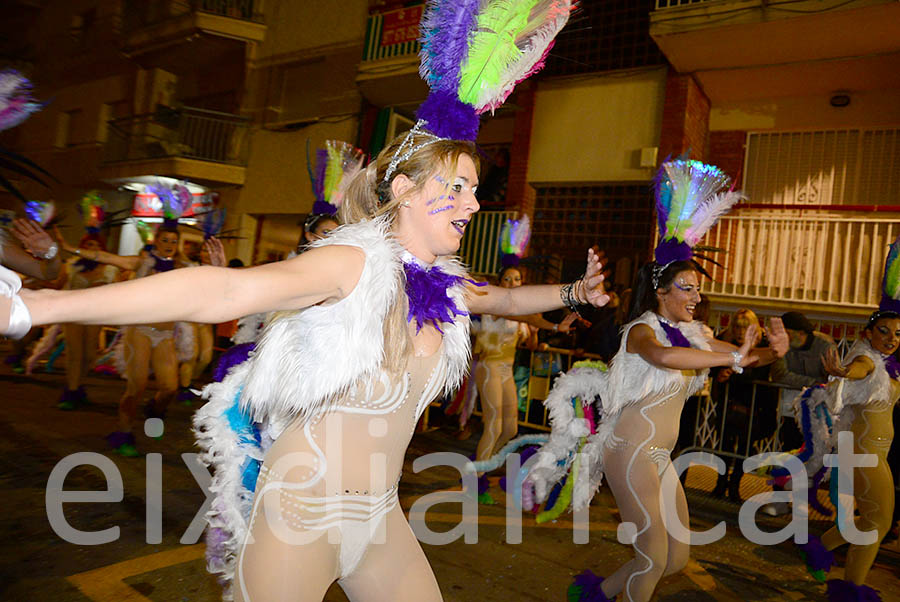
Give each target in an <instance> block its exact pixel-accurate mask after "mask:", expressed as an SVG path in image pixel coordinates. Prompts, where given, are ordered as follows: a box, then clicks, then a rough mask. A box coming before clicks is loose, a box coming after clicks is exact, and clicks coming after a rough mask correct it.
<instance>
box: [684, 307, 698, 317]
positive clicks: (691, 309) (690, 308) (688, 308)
mask: <svg viewBox="0 0 900 602" xmlns="http://www.w3.org/2000/svg"><path fill="white" fill-rule="evenodd" d="M696 307H697V306H696V305H686V306H685V309H686V310H688V313H689V314H691V315H694V309H695V308H696Z"/></svg>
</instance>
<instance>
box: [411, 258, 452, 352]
mask: <svg viewBox="0 0 900 602" xmlns="http://www.w3.org/2000/svg"><path fill="white" fill-rule="evenodd" d="M403 270H404V271H405V272H406V296H407V297H409V315H408V318H407V320H408V321H409V322H412V321H413V320H415V321H416V332H419V331H420V330H422V326H424V325H425V324H426V323H429V322H430V323H431V325H432V326H434V327H435V328H437V330H438V332H440V333H441V334H443V332H444V331H443V330H441V327H440V323H441V322H452V321H453V320H454V318H455V317H456V316H466V315H468V312H466V311H465V310H460V309H459V308H458V307H456V303H455V302H454V301H453V299H451V298H450V295H449V294H447V293H448V291H449V290H450V289H451V288H453V287H454V286H457V285H459V284H460V283H462V282H463V281H464V280H465V278H462V277H460V276H454V275H453V274H448V273H446V272H445V271H443V270H442V269H440V268H439V267H432V268H430V269H426V268H423V267H422V266H420V265H419V264H417V263H415V262H413V261H410V262H403Z"/></svg>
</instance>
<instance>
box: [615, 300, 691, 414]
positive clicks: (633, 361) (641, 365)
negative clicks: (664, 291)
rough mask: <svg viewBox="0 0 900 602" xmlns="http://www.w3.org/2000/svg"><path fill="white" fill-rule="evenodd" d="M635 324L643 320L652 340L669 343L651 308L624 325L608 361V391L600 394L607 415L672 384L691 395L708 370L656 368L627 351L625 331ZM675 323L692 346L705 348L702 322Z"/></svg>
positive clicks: (670, 386) (666, 389)
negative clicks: (683, 387)
mask: <svg viewBox="0 0 900 602" xmlns="http://www.w3.org/2000/svg"><path fill="white" fill-rule="evenodd" d="M638 324H646V325H647V326H649V327H650V328H652V329H653V332H654V334H655V335H656V340H658V341H659V342H660V344H661V345H664V346H666V347H671V344H670V343H669V339H668V338H667V337H666V332H665V330H663V327H662V325H661V324H660V322H659V318H658V317H657V315H656V314H655V313H654V312H651V311H648V312H646V313H644V314H642V315H641V316H640V317H638V318H637V319H636V320H634V321H632V322H629V323H628V324H626V325H625V327H624V328H623V331H622V343H621V345H620V346H619V352H618V353H616V355H615V357H613V359H612V361H611V362H610V367H609V378H608V383H609V392H608V394H607V395H605V396H603V413H604V415H605V416H607V417H608V416H612V415H615V414H617V413H618V412H619V411H621V409H622V408H624V407H625V406H627V405H630V404H632V403H636V402H639V401H641V400H643V399H646V398H648V397H651V396H653V395H657V394H660V393H663V392H665V391H670V390H671V389H672V387H677V386H685V387H687V389H688V393H687V394H688V395H693V394H694V393H696V392H697V391H699V390H700V389H701V388H703V382H704V381H705V380H706V375H707V374H708V372H709V371H708V370H699V371H681V370H672V369H669V368H660V367H658V366H654V365H652V364H650V363H648V362H647V361H646V360H644V358H642V357H641V356H640V355H638V354H636V353H629V352H628V349H627V343H628V333H629V332H631V329H632V328H634V327H635V326H637V325H638ZM677 327H678V330H680V331H681V333H682V334H683V335H684V336H685V337H687V339H688V341H690V342H691V346H692V347H695V348H696V349H704V350H706V351H709V343H708V342H707V340H706V337H705V335H704V333H703V324H701V323H699V322H679V323H678V325H677Z"/></svg>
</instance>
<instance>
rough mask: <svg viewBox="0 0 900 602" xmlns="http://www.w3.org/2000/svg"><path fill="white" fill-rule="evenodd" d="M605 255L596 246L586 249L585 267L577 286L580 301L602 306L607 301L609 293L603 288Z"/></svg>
mask: <svg viewBox="0 0 900 602" xmlns="http://www.w3.org/2000/svg"><path fill="white" fill-rule="evenodd" d="M605 263H606V255H605V254H604V253H603V252H602V251H601V250H599V249H598V248H596V247H591V248H590V249H588V256H587V268H586V269H585V270H584V277H583V278H582V279H581V283H580V286H579V287H578V290H577V292H578V297H579V298H578V300H579V301H581V302H582V303H590V304H591V305H593V306H594V307H603V306H604V305H606V304H607V303H609V295H607V294H606V291H605V290H604V289H603V280H604V279H605V276H604V275H603V268H604V264H605Z"/></svg>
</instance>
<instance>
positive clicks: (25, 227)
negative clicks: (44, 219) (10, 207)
mask: <svg viewBox="0 0 900 602" xmlns="http://www.w3.org/2000/svg"><path fill="white" fill-rule="evenodd" d="M13 234H15V236H16V238H18V239H19V242H21V243H22V246H23V247H24V248H25V250H26V251H28V252H29V253H31V254H32V255H34V256H35V257H37V258H38V259H44V256H45V255H47V252H48V251H49V250H50V247H52V246H53V245H54V244H56V243H55V242H54V240H53V237H51V236H50V235H49V234H47V231H46V230H44V229H43V228H41V225H40V224H38V223H37V222H36V221H33V220H30V219H17V220H13Z"/></svg>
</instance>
